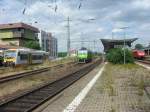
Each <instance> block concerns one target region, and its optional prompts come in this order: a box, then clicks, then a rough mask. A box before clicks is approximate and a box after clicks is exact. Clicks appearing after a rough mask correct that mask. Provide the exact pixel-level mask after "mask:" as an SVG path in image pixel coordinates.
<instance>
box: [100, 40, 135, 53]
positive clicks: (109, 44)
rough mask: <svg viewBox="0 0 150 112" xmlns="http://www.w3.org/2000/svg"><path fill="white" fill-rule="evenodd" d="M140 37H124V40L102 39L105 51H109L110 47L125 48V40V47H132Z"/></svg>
mask: <svg viewBox="0 0 150 112" xmlns="http://www.w3.org/2000/svg"><path fill="white" fill-rule="evenodd" d="M137 39H138V38H133V39H125V40H124V39H122V40H114V39H101V42H102V44H103V46H104V52H107V51H108V50H109V49H112V48H123V46H124V41H125V47H131V44H132V43H133V42H134V41H135V40H137Z"/></svg>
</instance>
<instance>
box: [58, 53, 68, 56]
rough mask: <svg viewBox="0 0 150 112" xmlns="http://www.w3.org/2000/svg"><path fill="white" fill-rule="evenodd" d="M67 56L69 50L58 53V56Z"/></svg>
mask: <svg viewBox="0 0 150 112" xmlns="http://www.w3.org/2000/svg"><path fill="white" fill-rule="evenodd" d="M66 56H67V52H59V53H58V57H66Z"/></svg>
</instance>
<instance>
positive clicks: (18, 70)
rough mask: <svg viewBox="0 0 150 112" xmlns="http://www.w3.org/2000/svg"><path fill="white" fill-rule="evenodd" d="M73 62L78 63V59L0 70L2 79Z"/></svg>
mask: <svg viewBox="0 0 150 112" xmlns="http://www.w3.org/2000/svg"><path fill="white" fill-rule="evenodd" d="M71 62H76V58H67V57H66V58H62V59H60V60H47V61H46V62H44V63H43V64H37V65H28V66H27V65H24V66H20V67H6V68H5V67H4V68H2V69H0V77H4V76H9V75H11V74H15V73H21V72H25V71H30V70H36V69H40V68H43V67H52V66H57V65H60V64H66V63H71Z"/></svg>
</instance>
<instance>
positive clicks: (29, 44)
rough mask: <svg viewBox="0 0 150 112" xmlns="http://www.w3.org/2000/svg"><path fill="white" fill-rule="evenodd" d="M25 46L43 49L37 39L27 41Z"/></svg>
mask: <svg viewBox="0 0 150 112" xmlns="http://www.w3.org/2000/svg"><path fill="white" fill-rule="evenodd" d="M25 47H27V48H31V49H37V50H40V49H41V48H40V44H39V43H38V42H35V41H29V42H26V43H25Z"/></svg>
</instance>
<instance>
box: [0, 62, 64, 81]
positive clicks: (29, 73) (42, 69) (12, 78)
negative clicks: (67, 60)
mask: <svg viewBox="0 0 150 112" xmlns="http://www.w3.org/2000/svg"><path fill="white" fill-rule="evenodd" d="M57 67H63V64H60V65H56V66H52V67H45V68H41V69H38V70H32V71H28V72H23V73H17V74H15V75H9V76H5V77H1V78H0V84H1V83H5V82H8V81H12V80H15V79H19V78H23V77H25V76H29V75H35V74H38V73H42V72H46V71H49V70H50V68H57Z"/></svg>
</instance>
